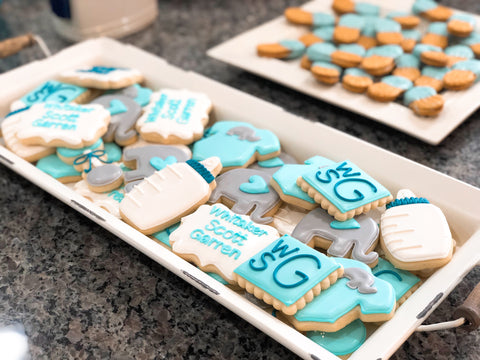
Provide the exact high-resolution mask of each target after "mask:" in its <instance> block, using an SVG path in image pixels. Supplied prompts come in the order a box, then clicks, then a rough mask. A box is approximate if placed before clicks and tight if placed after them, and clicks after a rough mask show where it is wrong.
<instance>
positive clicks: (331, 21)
mask: <svg viewBox="0 0 480 360" xmlns="http://www.w3.org/2000/svg"><path fill="white" fill-rule="evenodd" d="M285 18H286V19H287V20H288V21H290V22H291V23H293V24H299V25H310V26H313V27H324V26H333V25H335V16H333V15H331V14H327V13H324V12H313V13H312V12H310V11H306V10H303V9H302V8H298V7H289V8H287V9H285Z"/></svg>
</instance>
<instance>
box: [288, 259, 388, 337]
mask: <svg viewBox="0 0 480 360" xmlns="http://www.w3.org/2000/svg"><path fill="white" fill-rule="evenodd" d="M333 260H335V261H336V262H337V263H339V264H341V265H342V266H343V268H344V274H343V278H341V279H339V280H338V281H337V282H336V283H335V284H333V285H332V286H331V287H330V288H328V289H327V290H325V291H322V293H321V294H320V296H317V297H315V298H314V299H313V300H312V301H311V302H310V303H308V304H307V305H306V306H305V307H304V308H303V309H301V310H299V311H298V312H297V313H296V314H294V315H293V316H286V318H287V320H288V321H289V322H290V323H291V324H292V325H293V326H294V327H295V328H296V329H297V330H299V331H327V332H334V331H339V330H341V329H343V328H344V327H345V326H347V325H348V324H350V323H352V322H353V321H355V320H356V319H360V320H362V321H363V322H380V321H387V320H390V319H391V318H392V317H393V315H394V313H395V308H396V298H395V291H394V290H393V287H392V286H391V285H390V284H389V283H388V282H387V281H385V280H382V279H381V278H378V277H376V276H373V274H372V270H371V269H370V268H369V267H368V266H367V265H365V264H363V263H361V262H359V261H356V260H352V259H343V258H333Z"/></svg>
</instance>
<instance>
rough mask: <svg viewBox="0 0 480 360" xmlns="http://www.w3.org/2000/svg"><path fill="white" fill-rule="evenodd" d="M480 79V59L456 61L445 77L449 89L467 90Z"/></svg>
mask: <svg viewBox="0 0 480 360" xmlns="http://www.w3.org/2000/svg"><path fill="white" fill-rule="evenodd" d="M479 79H480V60H475V59H472V60H463V61H459V62H457V63H455V64H454V65H453V66H452V68H451V71H449V72H448V73H446V74H445V76H444V77H443V84H444V86H445V88H447V89H448V90H465V89H468V88H469V87H470V86H472V85H473V83H475V82H476V81H478V80H479Z"/></svg>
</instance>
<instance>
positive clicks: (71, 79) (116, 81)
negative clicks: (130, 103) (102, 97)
mask: <svg viewBox="0 0 480 360" xmlns="http://www.w3.org/2000/svg"><path fill="white" fill-rule="evenodd" d="M59 78H60V80H61V81H64V82H67V83H70V84H75V85H78V86H83V87H90V88H95V89H105V90H107V89H121V88H124V87H127V86H130V85H133V84H136V83H140V82H142V81H143V75H142V74H141V72H140V71H138V70H137V69H129V68H119V67H113V66H98V65H96V66H87V67H82V68H78V69H74V70H68V71H65V72H63V73H61V74H60V76H59Z"/></svg>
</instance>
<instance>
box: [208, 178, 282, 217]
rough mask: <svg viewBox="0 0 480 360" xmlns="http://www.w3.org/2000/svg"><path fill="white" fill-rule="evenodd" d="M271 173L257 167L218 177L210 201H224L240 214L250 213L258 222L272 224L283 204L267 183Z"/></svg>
mask: <svg viewBox="0 0 480 360" xmlns="http://www.w3.org/2000/svg"><path fill="white" fill-rule="evenodd" d="M271 177H272V176H271V175H270V174H269V173H267V172H264V171H260V170H254V169H234V170H230V171H228V172H226V173H224V174H222V175H220V176H219V177H217V178H216V183H217V187H216V188H215V190H213V192H212V195H211V196H210V200H209V202H210V203H216V202H222V203H224V204H225V205H227V206H228V207H230V208H231V209H232V211H233V212H235V213H237V214H240V215H250V218H251V219H252V220H253V221H255V222H257V223H259V224H269V223H271V222H272V221H273V218H272V215H273V214H274V213H275V212H276V211H277V210H278V208H279V207H280V205H281V199H280V197H279V196H278V194H277V193H276V191H275V190H274V189H273V188H272V187H271V186H270V185H268V184H269V182H270V178H271Z"/></svg>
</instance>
